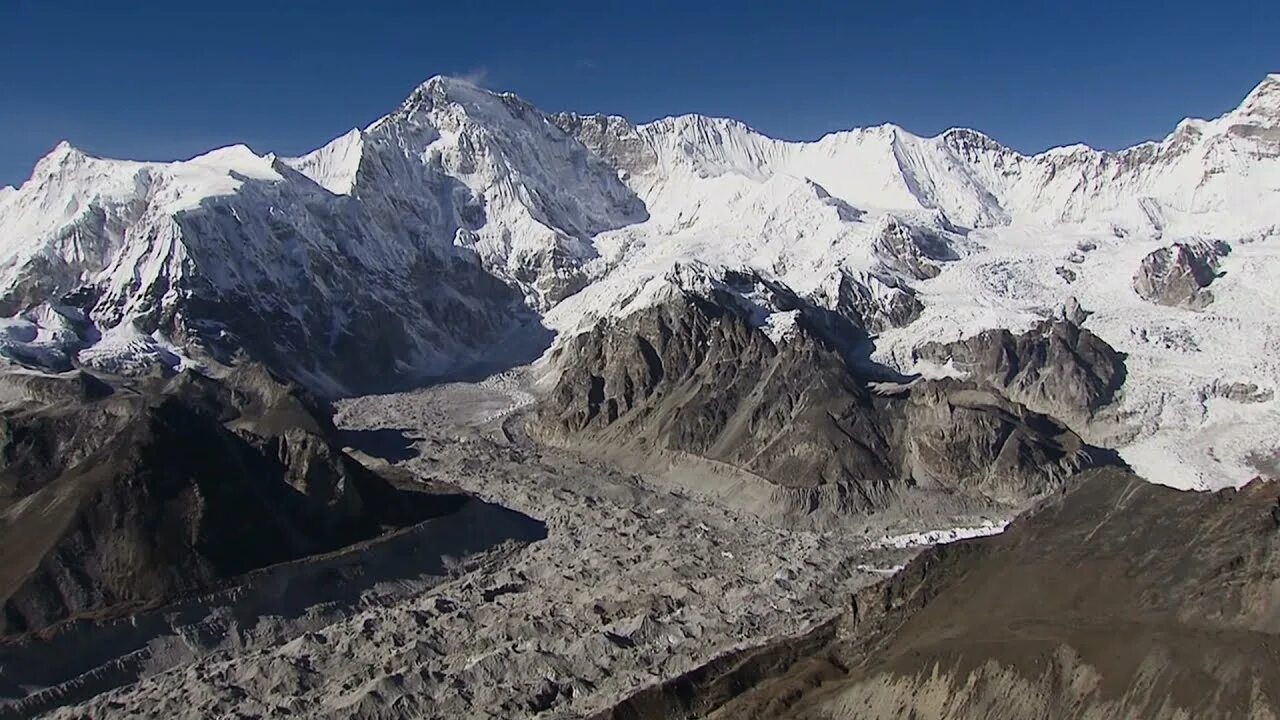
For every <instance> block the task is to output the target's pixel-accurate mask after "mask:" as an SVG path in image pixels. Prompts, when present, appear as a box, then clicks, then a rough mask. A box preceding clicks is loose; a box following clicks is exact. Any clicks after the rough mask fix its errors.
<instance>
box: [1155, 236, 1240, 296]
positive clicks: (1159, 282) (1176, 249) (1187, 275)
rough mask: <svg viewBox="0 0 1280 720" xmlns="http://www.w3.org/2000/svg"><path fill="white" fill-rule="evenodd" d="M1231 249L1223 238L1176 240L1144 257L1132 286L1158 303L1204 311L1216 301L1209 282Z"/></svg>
mask: <svg viewBox="0 0 1280 720" xmlns="http://www.w3.org/2000/svg"><path fill="white" fill-rule="evenodd" d="M1230 252H1231V246H1229V245H1227V244H1226V243H1224V242H1222V241H1220V240H1219V241H1216V242H1212V243H1208V242H1201V243H1175V244H1173V245H1170V246H1169V247H1163V248H1160V249H1159V250H1154V251H1152V252H1151V253H1150V254H1148V255H1147V256H1146V257H1144V258H1142V263H1141V264H1140V265H1139V266H1138V271H1137V272H1136V273H1134V275H1133V289H1134V291H1135V292H1137V293H1138V295H1140V296H1142V297H1143V298H1145V299H1147V300H1150V301H1151V302H1153V303H1156V304H1157V305H1170V306H1173V307H1186V308H1191V309H1193V310H1201V309H1203V308H1205V307H1206V306H1208V305H1209V303H1211V302H1213V292H1212V291H1210V290H1208V289H1207V288H1208V287H1209V284H1210V283H1212V282H1213V281H1214V278H1216V277H1217V276H1218V261H1219V259H1220V258H1222V257H1224V256H1226V255H1227V254H1228V253H1230Z"/></svg>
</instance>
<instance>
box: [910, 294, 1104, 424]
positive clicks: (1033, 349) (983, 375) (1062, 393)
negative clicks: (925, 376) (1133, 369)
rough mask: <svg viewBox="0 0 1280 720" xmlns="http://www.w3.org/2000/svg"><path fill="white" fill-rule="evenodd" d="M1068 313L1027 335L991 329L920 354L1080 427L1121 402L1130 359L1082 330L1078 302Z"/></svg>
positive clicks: (932, 345) (925, 348)
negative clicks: (1117, 398)
mask: <svg viewBox="0 0 1280 720" xmlns="http://www.w3.org/2000/svg"><path fill="white" fill-rule="evenodd" d="M1064 315H1066V316H1067V317H1064V318H1059V319H1054V320H1048V321H1045V322H1042V323H1040V324H1038V325H1036V326H1035V327H1033V328H1032V329H1031V330H1030V331H1028V332H1026V333H1023V334H1021V335H1015V334H1013V333H1012V332H1010V331H1008V330H1005V329H997V330H987V331H985V332H982V333H979V334H977V335H975V336H973V337H970V338H967V339H964V340H961V341H959V342H953V343H945V344H944V343H928V344H926V345H923V346H921V347H920V348H918V349H917V350H916V353H915V354H916V357H917V358H923V359H926V360H930V361H932V362H935V363H937V364H940V365H945V364H946V363H948V362H951V363H952V364H953V365H954V366H955V367H956V368H957V369H958V370H960V371H961V372H963V373H965V374H967V375H968V376H969V378H970V379H972V380H973V381H975V382H977V383H979V384H981V385H986V386H989V387H992V388H994V389H996V390H998V391H999V392H1000V393H1001V394H1003V395H1005V396H1006V397H1008V398H1009V399H1010V400H1013V401H1015V402H1019V403H1021V404H1023V405H1026V406H1027V407H1028V408H1030V409H1032V410H1034V411H1036V412H1039V413H1044V414H1046V415H1052V416H1053V417H1056V418H1060V419H1062V420H1064V421H1066V422H1067V423H1068V424H1070V425H1071V426H1072V427H1076V428H1080V427H1083V426H1084V425H1085V424H1086V423H1087V422H1088V420H1089V419H1090V418H1091V417H1092V416H1093V414H1094V413H1096V412H1097V411H1098V410H1099V409H1101V408H1103V407H1105V406H1106V405H1108V404H1110V403H1111V401H1112V400H1114V399H1115V396H1116V393H1117V392H1118V391H1119V389H1120V386H1121V385H1122V384H1123V383H1124V378H1125V368H1124V357H1123V356H1122V355H1121V354H1120V353H1118V352H1116V351H1115V350H1114V349H1113V348H1112V347H1111V346H1110V345H1108V344H1107V343H1106V342H1104V341H1103V340H1102V339H1100V338H1099V337H1098V336H1097V335H1094V334H1093V333H1091V332H1089V331H1088V330H1085V329H1084V328H1081V327H1080V326H1079V324H1078V321H1079V320H1082V319H1083V318H1084V312H1083V311H1082V310H1080V308H1079V305H1078V304H1076V305H1074V306H1071V305H1070V304H1069V306H1068V308H1067V309H1066V310H1065V311H1064Z"/></svg>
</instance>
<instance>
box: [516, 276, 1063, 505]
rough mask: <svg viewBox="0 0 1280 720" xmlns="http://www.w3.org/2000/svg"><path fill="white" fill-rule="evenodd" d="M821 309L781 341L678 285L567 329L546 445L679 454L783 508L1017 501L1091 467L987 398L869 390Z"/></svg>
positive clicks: (1016, 411)
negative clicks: (659, 298)
mask: <svg viewBox="0 0 1280 720" xmlns="http://www.w3.org/2000/svg"><path fill="white" fill-rule="evenodd" d="M821 318H822V315H821V314H815V315H813V316H810V315H806V314H805V313H800V314H799V315H798V318H797V321H796V322H797V328H796V331H795V333H794V334H793V335H792V336H790V337H788V338H786V339H785V340H784V341H781V342H775V341H774V340H772V339H770V337H769V336H768V335H766V334H765V333H764V332H762V331H761V330H760V329H759V328H757V327H753V324H752V322H751V318H750V317H748V316H745V315H744V314H743V313H741V312H739V311H738V310H737V309H736V308H734V307H733V306H732V305H731V304H721V303H717V302H713V301H711V300H709V299H707V298H705V297H699V296H697V295H694V294H691V293H686V294H682V295H679V296H677V297H675V298H673V299H671V300H669V301H668V302H666V303H663V304H660V305H658V306H655V307H652V308H649V309H647V310H644V311H641V312H639V313H636V314H634V315H632V316H630V317H627V318H624V319H622V320H619V321H613V322H607V323H602V324H600V325H599V326H597V327H596V328H595V329H594V330H592V331H591V332H588V333H585V334H583V335H581V336H579V337H577V338H574V339H573V340H572V341H571V342H570V343H569V344H568V345H567V346H565V347H564V348H562V349H561V350H560V351H559V355H558V357H557V358H556V359H555V361H556V362H557V363H558V366H559V370H560V376H559V380H558V382H557V384H556V386H555V388H554V389H553V390H552V392H551V394H550V397H548V398H547V400H546V401H545V402H544V403H543V406H542V407H541V409H540V411H539V413H538V415H537V417H536V418H535V420H534V428H535V431H536V432H537V433H539V434H540V435H541V436H542V437H544V438H545V439H549V440H550V441H552V442H560V443H583V442H586V443H595V444H598V445H599V446H600V447H603V448H610V449H613V450H624V449H625V450H627V451H631V452H636V453H640V454H646V453H670V452H675V453H684V454H688V455H693V456H697V457H699V458H705V459H709V460H712V461H715V462H718V463H724V464H727V465H729V466H732V467H734V468H737V469H739V470H743V471H746V472H747V473H750V474H752V475H755V476H756V477H757V478H759V479H762V480H764V481H765V482H767V483H769V484H771V485H772V486H773V487H774V488H775V491H774V492H773V495H774V500H775V503H776V505H777V509H778V510H780V511H781V512H783V513H786V514H799V515H806V514H811V513H814V512H818V511H821V512H822V513H833V514H837V515H838V514H843V513H849V512H866V511H876V510H883V509H887V508H898V509H901V508H903V507H906V506H909V505H912V504H914V503H917V502H926V498H931V499H933V500H938V501H940V502H942V503H944V504H952V505H954V506H956V507H960V506H965V505H966V504H967V505H969V506H975V505H982V504H987V505H991V504H999V505H1005V506H1008V505H1017V504H1020V503H1022V502H1025V501H1026V500H1027V499H1028V498H1030V497H1034V496H1036V495H1039V494H1041V493H1043V492H1045V491H1047V490H1050V489H1053V488H1056V487H1058V486H1059V485H1060V484H1061V483H1062V482H1063V481H1064V479H1065V478H1066V477H1067V476H1068V475H1070V474H1071V473H1072V472H1074V471H1075V470H1077V469H1078V468H1079V467H1081V465H1083V464H1087V463H1088V462H1089V460H1088V454H1087V452H1086V448H1085V446H1084V444H1083V443H1082V442H1081V441H1080V439H1079V438H1078V437H1076V436H1075V435H1074V434H1073V433H1071V432H1070V431H1069V430H1067V429H1066V428H1064V427H1063V426H1061V425H1060V424H1058V423H1056V422H1055V421H1053V420H1052V419H1050V418H1047V417H1043V416H1040V415H1036V414H1035V413H1031V412H1028V411H1027V410H1026V409H1025V408H1023V407H1021V406H1019V405H1017V404H1016V403H1013V402H1009V401H1008V400H1005V399H1004V398H1002V397H1000V396H999V395H997V394H996V393H993V392H991V391H989V390H983V389H980V388H978V387H976V386H973V385H969V384H965V383H956V382H950V381H947V382H921V383H917V384H915V385H913V386H912V387H910V389H905V388H897V389H896V394H891V395H890V396H884V397H882V396H880V395H877V394H875V393H872V392H871V391H870V390H869V389H868V388H867V386H866V380H865V379H862V378H859V377H857V376H856V375H855V374H854V373H853V372H852V371H851V370H850V367H849V366H848V365H847V364H846V361H845V359H844V357H843V355H842V354H841V353H840V352H839V351H838V350H837V348H836V345H835V343H834V342H830V341H828V339H827V338H828V337H830V335H828V331H827V328H824V327H823V326H822V324H821V323H820V322H819V321H820V320H821Z"/></svg>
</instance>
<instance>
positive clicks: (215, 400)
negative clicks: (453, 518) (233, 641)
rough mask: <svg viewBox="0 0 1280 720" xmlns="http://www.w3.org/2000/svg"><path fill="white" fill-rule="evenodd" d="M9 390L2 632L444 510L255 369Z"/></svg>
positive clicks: (0, 554) (0, 468) (159, 594)
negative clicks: (14, 393)
mask: <svg viewBox="0 0 1280 720" xmlns="http://www.w3.org/2000/svg"><path fill="white" fill-rule="evenodd" d="M10 382H20V383H22V384H23V385H26V386H30V388H31V389H30V390H29V396H30V397H31V399H30V400H27V401H23V402H19V403H18V404H16V405H10V406H7V407H6V408H5V409H4V410H3V411H0V599H2V600H3V606H4V615H3V619H2V620H0V630H2V631H3V632H4V633H15V632H24V631H31V630H37V629H40V628H42V627H45V626H48V625H50V624H53V623H56V622H58V621H60V620H63V619H66V618H70V617H74V616H77V615H83V614H86V613H108V614H114V613H116V612H130V611H132V610H135V609H137V608H138V607H142V606H150V605H155V604H159V603H163V602H166V601H169V600H172V599H174V598H176V597H179V596H181V595H183V594H186V593H191V592H197V591H201V590H205V589H209V588H211V587H214V586H216V585H218V584H219V583H221V582H223V581H226V580H228V579H230V578H233V577H235V576H237V575H240V574H243V573H245V572H248V571H250V570H254V569H257V568H261V567H265V566H268V565H272V564H275V563H279V562H283V561H286V560H293V559H296V558H300V557H304V556H307V555H312V554H316V553H323V552H328V551H331V550H335V549H337V548H340V547H342V546H344V545H347V544H350V543H353V542H356V541H359V540H364V539H367V538H371V537H374V536H376V535H378V534H380V533H381V532H382V531H383V530H384V529H385V528H389V527H395V526H401V525H406V524H410V523H412V522H416V521H418V520H421V519H424V518H425V517H428V516H431V515H432V514H438V513H440V512H443V511H444V508H443V506H441V507H436V504H435V503H434V501H433V500H432V498H431V497H430V496H426V495H418V494H415V493H410V492H405V491H401V490H399V489H398V488H396V487H395V486H393V485H392V484H391V483H390V482H389V481H387V480H385V479H383V478H381V477H379V476H378V475H375V474H374V473H372V472H370V471H368V470H366V469H365V468H364V467H363V466H361V465H360V464H359V463H358V462H356V461H355V460H353V459H352V458H351V457H349V456H348V455H346V454H345V453H344V452H343V451H342V450H341V447H340V446H339V445H336V444H335V443H334V440H333V439H334V438H335V437H336V431H335V430H334V428H333V425H332V424H331V422H330V420H329V418H330V412H329V409H328V408H327V406H325V405H324V404H322V403H320V402H317V401H316V400H314V399H312V398H310V397H309V396H307V395H305V394H304V393H301V392H300V391H297V390H296V389H294V388H291V387H289V386H285V385H282V384H280V383H279V382H277V381H276V380H274V379H273V378H272V377H271V376H270V375H269V374H267V373H266V372H265V371H264V370H262V369H261V368H259V367H257V366H251V365H247V366H244V367H241V368H239V369H237V370H236V371H235V372H234V373H232V374H231V375H230V376H229V377H227V378H226V379H225V380H222V381H219V380H213V379H211V378H208V377H205V376H202V375H198V374H195V373H191V372H186V373H182V374H179V375H177V376H175V377H173V378H171V379H169V380H163V379H159V378H153V379H147V380H142V381H138V382H131V383H122V382H120V381H110V382H108V381H104V380H103V379H100V378H96V377H94V376H92V375H88V374H85V373H76V374H75V375H72V376H70V377H67V376H64V377H58V378H48V377H46V378H42V379H41V381H40V382H31V381H29V380H28V379H20V380H13V381H10ZM59 384H61V387H59ZM19 389H21V388H19Z"/></svg>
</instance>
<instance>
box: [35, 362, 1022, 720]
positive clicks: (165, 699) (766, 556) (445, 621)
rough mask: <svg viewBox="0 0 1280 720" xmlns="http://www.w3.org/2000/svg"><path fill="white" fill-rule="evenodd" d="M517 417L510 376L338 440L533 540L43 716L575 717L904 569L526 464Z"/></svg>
mask: <svg viewBox="0 0 1280 720" xmlns="http://www.w3.org/2000/svg"><path fill="white" fill-rule="evenodd" d="M530 400H531V396H530V395H529V394H528V393H527V392H526V391H525V390H524V388H523V380H522V376H521V375H520V373H519V372H518V371H517V372H515V373H509V374H505V375H501V376H497V377H494V378H491V379H489V380H486V381H484V382H482V383H479V384H453V385H440V386H436V387H432V388H428V389H424V390H419V391H415V392H410V393H403V394H395V395H383V396H368V397H362V398H357V399H353V400H350V401H346V402H344V403H343V404H341V406H340V408H339V413H338V417H337V421H338V423H339V425H340V426H342V427H343V428H345V429H346V430H347V431H348V434H349V437H351V438H352V444H353V445H357V446H359V447H357V450H362V451H363V452H365V453H366V461H368V462H370V463H373V464H378V463H383V462H386V461H385V460H379V459H375V458H373V457H371V456H372V455H382V456H384V457H386V458H390V459H391V460H393V461H395V462H396V465H397V466H398V467H399V468H403V469H406V470H408V471H410V472H412V473H413V474H414V475H416V476H417V477H420V478H423V479H432V480H436V481H440V482H444V483H448V484H453V485H456V486H458V487H459V488H461V489H463V490H465V491H467V492H469V493H474V494H476V495H478V496H480V497H481V498H483V499H485V500H488V501H491V502H493V503H496V504H499V505H502V506H504V507H507V508H510V509H512V510H515V511H518V512H521V513H524V514H526V515H528V516H530V517H532V518H534V519H536V520H538V521H541V522H542V523H545V532H546V537H545V539H541V540H538V541H535V542H532V543H531V544H528V545H524V546H523V547H522V548H520V549H517V550H512V548H511V546H510V544H508V545H507V546H505V547H504V548H503V549H502V550H491V551H489V552H488V555H486V556H485V557H482V558H479V559H477V558H474V557H473V558H456V559H454V558H444V563H443V564H444V566H445V567H446V568H453V570H452V572H450V573H448V574H447V576H445V577H442V578H439V581H438V582H423V581H422V580H421V579H420V578H419V579H414V578H408V579H399V580H396V581H394V582H395V584H398V586H399V590H396V589H395V588H392V589H390V590H388V589H387V587H386V583H384V584H383V585H382V586H379V588H377V589H376V591H374V590H371V591H369V592H366V593H365V595H364V596H363V597H362V598H360V599H359V600H356V601H354V602H351V603H350V604H349V607H348V608H346V609H345V610H344V611H342V612H337V613H331V615H330V618H331V621H326V623H324V624H320V625H317V624H316V623H314V622H313V623H311V624H310V625H307V626H303V625H302V624H301V623H297V622H294V621H291V620H289V619H279V618H278V619H277V620H278V624H277V626H276V627H277V631H276V632H273V633H259V632H253V631H249V630H246V629H243V628H241V629H237V628H236V627H235V626H234V623H233V624H232V625H231V626H230V627H229V628H228V629H227V630H226V632H227V633H228V634H229V635H231V636H233V637H235V642H224V643H222V644H220V645H218V646H217V647H216V648H214V649H212V650H211V651H209V652H206V653H202V654H200V655H199V656H197V657H194V658H186V659H184V660H183V661H182V662H180V663H178V664H176V665H175V666H172V667H169V668H167V669H165V668H161V667H155V668H153V672H152V673H149V674H148V673H143V677H142V679H141V680H139V681H137V682H135V683H132V684H127V685H122V686H120V687H117V688H116V689H114V690H111V691H109V692H106V693H103V694H100V695H98V696H96V697H94V698H92V699H89V700H87V701H85V702H84V703H83V704H79V705H67V706H64V707H61V708H59V709H57V710H54V711H53V712H52V716H53V717H68V718H69V717H82V716H85V715H88V716H92V717H105V716H108V715H113V716H115V715H128V716H131V717H155V718H162V717H163V718H178V717H193V718H194V717H231V716H236V715H237V714H238V715H239V716H272V717H275V716H281V715H293V716H305V717H440V718H455V717H467V718H499V717H500V718H511V717H524V716H538V717H545V718H553V717H557V718H558V717H579V716H583V715H587V714H590V713H592V712H594V711H597V710H600V709H603V708H607V707H609V706H610V705H611V704H612V703H615V702H616V701H617V700H618V699H620V698H622V697H624V696H626V695H628V694H630V693H633V692H634V691H636V690H637V689H639V688H641V687H644V686H646V685H650V684H653V683H657V682H659V681H662V680H664V679H666V678H670V677H673V676H675V675H678V674H680V673H682V672H685V671H688V670H690V669H692V668H695V667H697V666H698V665H700V664H702V663H705V662H706V661H707V660H708V659H710V658H712V657H713V656H715V655H717V654H719V653H721V652H724V651H725V650H727V649H730V648H733V647H738V646H743V645H754V644H757V643H760V642H762V641H764V640H766V639H768V638H772V637H777V636H781V635H788V634H794V633H797V632H801V631H804V630H806V629H808V628H811V627H813V626H814V625H815V624H817V623H821V622H823V621H826V620H828V619H830V618H832V617H834V616H835V615H836V614H837V613H839V612H840V611H841V610H843V609H845V608H846V607H847V606H848V603H849V601H850V598H851V597H852V594H853V593H854V592H855V591H856V590H857V589H859V588H861V587H864V586H866V585H868V584H870V583H873V582H875V581H877V580H879V579H882V578H883V577H884V576H885V574H886V573H887V572H891V571H892V569H893V568H896V567H898V566H900V565H901V564H902V563H904V562H905V561H906V559H907V558H908V557H909V556H910V555H911V554H913V552H915V550H914V549H913V548H912V547H910V544H911V543H910V542H906V541H901V539H900V538H895V539H894V540H893V541H890V542H885V541H884V538H881V537H880V536H879V535H878V534H876V533H871V532H870V531H867V532H858V531H856V530H854V529H849V530H844V531H840V532H813V531H799V530H788V529H783V528H781V527H779V526H777V525H775V524H770V523H767V522H764V521H762V520H760V519H758V518H755V517H753V516H747V515H742V514H738V513H735V512H733V511H731V510H728V509H724V508H721V507H717V506H713V505H709V504H706V503H704V502H699V501H696V500H694V499H692V498H688V497H685V496H682V495H680V494H677V493H673V492H672V491H670V490H663V489H658V488H657V487H656V486H653V485H650V484H648V483H647V482H646V481H645V480H644V479H643V478H642V477H639V476H635V475H630V474H623V473H620V472H619V471H617V470H614V469H612V468H611V467H608V466H605V465H602V464H598V463H596V462H594V461H591V460H588V459H583V458H580V457H577V456H575V455H573V454H571V453H568V452H565V451H558V450H552V449H546V448H542V447H540V446H535V445H533V444H532V443H531V442H530V441H528V440H526V439H525V438H524V437H523V433H522V432H520V430H519V428H520V427H522V425H523V423H522V422H521V421H520V420H521V415H520V413H521V408H522V407H523V406H526V405H528V403H529V402H530ZM977 520H978V519H975V522H974V523H972V524H974V525H977V524H979V522H977ZM481 521H482V522H483V520H481ZM989 527H991V528H992V530H995V529H998V527H999V525H998V524H989ZM477 530H479V529H477ZM922 537H923V536H922ZM904 546H905V547H904ZM375 551H377V550H375ZM384 551H385V550H384ZM255 622H257V623H258V626H259V627H260V626H261V624H262V623H263V620H262V619H256V620H255ZM291 622H292V623H293V625H291ZM291 627H296V630H294V631H293V632H290V628H291Z"/></svg>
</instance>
